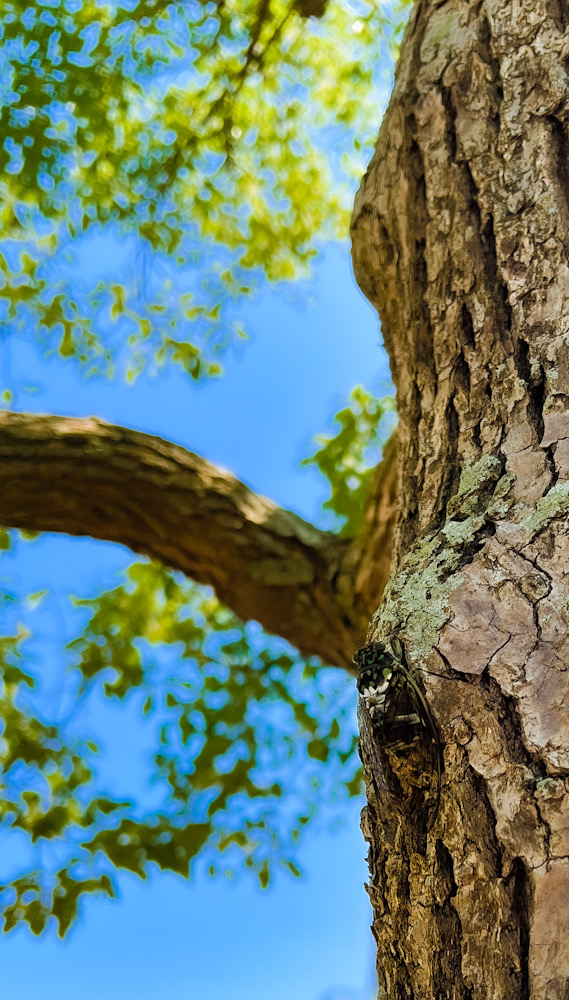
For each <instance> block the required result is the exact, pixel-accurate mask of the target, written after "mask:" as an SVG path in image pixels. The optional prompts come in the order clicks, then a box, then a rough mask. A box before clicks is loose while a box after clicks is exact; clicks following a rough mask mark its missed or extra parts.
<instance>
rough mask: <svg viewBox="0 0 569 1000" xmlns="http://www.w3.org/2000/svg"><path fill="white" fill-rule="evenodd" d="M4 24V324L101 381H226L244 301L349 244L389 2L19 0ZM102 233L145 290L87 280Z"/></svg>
mask: <svg viewBox="0 0 569 1000" xmlns="http://www.w3.org/2000/svg"><path fill="white" fill-rule="evenodd" d="M397 9H399V8H397ZM354 10H355V11H356V13H354ZM388 14H389V15H390V19H391V21H392V22H393V21H397V19H398V16H399V14H398V13H397V10H393V9H392V10H388ZM2 24H3V29H2V31H3V35H2V48H1V50H0V67H1V69H2V80H3V85H2V94H1V96H2V102H1V103H2V110H1V112H0V128H1V130H2V134H3V135H4V137H5V139H4V143H3V146H2V147H1V148H0V169H1V172H2V176H3V181H2V184H1V189H2V191H1V193H2V204H3V208H2V212H1V216H0V218H1V225H2V233H3V238H2V243H1V246H0V276H1V281H0V284H1V286H2V287H0V315H1V316H2V319H4V321H7V322H9V323H10V325H11V329H12V333H13V332H15V330H16V329H19V330H21V331H27V333H28V335H29V332H30V331H31V330H35V336H36V338H38V339H39V341H40V343H41V344H42V345H43V346H44V347H45V348H46V349H48V350H53V351H59V353H60V354H61V355H62V356H63V357H76V358H77V359H78V360H79V361H80V362H82V363H83V365H85V366H86V368H87V370H88V371H107V372H110V371H112V369H113V365H114V364H116V363H117V362H118V361H120V360H121V359H122V360H123V361H124V363H125V364H127V366H128V370H129V372H130V374H131V375H133V374H136V372H138V371H139V370H140V369H141V368H142V367H143V366H144V365H145V364H149V363H151V364H164V363H166V362H167V361H173V362H175V363H178V364H181V365H182V366H183V367H184V368H185V369H186V370H187V371H188V372H189V373H190V374H191V375H192V376H193V377H194V378H198V377H199V376H200V375H203V374H206V375H207V374H209V375H211V374H216V373H218V371H219V356H220V354H221V353H222V351H223V349H224V347H225V346H226V345H227V343H229V342H231V340H232V338H233V337H234V336H235V335H236V334H237V333H238V329H239V327H238V323H237V320H236V318H235V315H234V312H235V310H234V305H235V302H236V300H237V299H238V298H239V297H240V296H243V295H248V294H250V293H251V292H252V290H253V288H254V287H255V285H256V284H258V282H259V281H260V280H261V278H262V277H263V276H265V277H266V278H268V279H270V280H273V281H274V280H283V279H291V278H293V277H295V276H297V275H298V274H299V273H300V272H302V271H303V270H305V269H306V266H307V264H308V262H309V261H310V259H311V257H312V256H313V255H314V253H315V248H316V245H317V242H318V241H323V240H326V239H330V238H337V237H339V236H343V235H344V234H345V232H346V229H347V225H346V223H347V212H348V208H349V201H350V194H349V189H348V186H347V185H346V180H347V179H348V178H349V177H350V176H352V175H353V173H354V169H357V170H358V172H359V168H360V167H361V161H360V154H361V150H362V147H365V146H366V144H368V143H370V142H371V139H372V136H371V133H370V128H371V127H372V126H373V125H375V122H376V119H377V111H376V110H375V111H374V97H373V87H372V84H373V82H374V74H375V73H376V66H377V59H378V51H379V50H378V46H380V45H381V44H382V40H383V38H384V37H385V29H386V27H387V26H388V24H389V18H388V17H387V16H386V13H385V12H384V9H383V8H382V6H381V5H379V4H374V3H369V4H368V3H365V2H359V3H358V4H357V5H356V7H355V8H354V7H353V6H352V4H348V3H347V2H346V3H344V2H330V4H329V5H328V7H327V9H326V13H325V16H324V18H323V19H322V20H321V21H317V20H315V19H314V18H309V19H306V17H302V16H301V12H300V10H299V8H297V6H296V4H295V3H292V4H291V3H290V0H270V2H268V0H223V2H221V0H220V2H214V0H210V2H205V3H204V2H199V0H190V2H187V0H184V2H166V0H133V2H123V3H121V2H116V0H113V2H108V3H106V4H104V5H102V4H96V3H93V2H92V0H42V2H40V3H38V4H37V5H35V6H30V5H29V4H28V3H27V0H26V2H25V3H22V2H21V0H5V2H4V4H3V18H2ZM340 135H341V137H342V148H343V150H344V151H345V153H346V155H345V157H344V159H343V160H341V159H339V158H338V157H335V156H334V155H332V153H331V150H333V148H334V144H335V141H337V138H338V136H340ZM350 140H351V144H352V154H351V155H349V154H348V150H349V147H350ZM102 226H104V227H105V228H104V229H102V228H101V227H102ZM94 237H96V241H95V242H96V245H97V246H99V249H100V246H101V241H103V242H104V243H105V244H106V253H105V254H104V255H105V256H107V255H108V254H109V253H110V255H111V257H117V254H118V256H119V258H120V253H119V248H120V247H122V251H123V252H125V253H127V255H128V257H129V268H128V269H129V272H131V273H133V272H134V274H135V277H134V280H132V281H122V280H120V277H119V280H117V273H116V266H114V267H111V268H110V269H109V271H108V272H107V273H105V271H104V269H103V274H102V276H101V277H100V280H96V281H95V283H94V285H93V286H92V287H89V285H88V284H87V283H86V282H85V279H84V278H83V279H81V272H80V271H79V270H78V268H79V267H80V265H81V263H82V261H84V260H85V257H87V258H90V257H91V256H92V255H93V253H95V254H96V250H94V249H93V243H92V240H93V238H94ZM97 241H98V243H97ZM125 241H126V242H125ZM123 269H124V265H123ZM119 273H120V272H119Z"/></svg>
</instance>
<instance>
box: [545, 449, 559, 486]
mask: <svg viewBox="0 0 569 1000" xmlns="http://www.w3.org/2000/svg"><path fill="white" fill-rule="evenodd" d="M556 447H557V445H550V447H549V448H546V449H545V451H544V454H545V460H546V462H547V464H548V466H549V471H550V472H551V481H550V483H549V486H548V487H547V489H545V490H544V491H543V495H544V496H547V494H548V493H549V491H550V490H552V489H553V487H554V486H556V485H557V481H558V479H559V469H558V468H557V466H556V464H555V449H556Z"/></svg>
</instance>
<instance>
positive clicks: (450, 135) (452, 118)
mask: <svg viewBox="0 0 569 1000" xmlns="http://www.w3.org/2000/svg"><path fill="white" fill-rule="evenodd" d="M441 100H442V103H443V107H444V109H445V112H446V120H447V130H446V140H447V145H448V148H449V153H450V157H451V160H453V162H456V153H457V139H456V108H455V106H454V101H453V99H452V92H451V90H450V87H441Z"/></svg>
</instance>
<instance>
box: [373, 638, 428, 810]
mask: <svg viewBox="0 0 569 1000" xmlns="http://www.w3.org/2000/svg"><path fill="white" fill-rule="evenodd" d="M394 649H396V651H397V654H398V655H397V656H396V655H394V654H393V653H392V652H391V651H390V650H388V649H387V647H386V646H385V644H384V643H382V642H372V643H370V644H369V645H368V646H363V647H362V648H361V649H358V650H356V652H355V654H354V658H353V659H354V663H355V664H356V666H357V668H358V678H357V686H358V691H359V695H360V699H359V710H358V716H359V721H360V750H361V756H362V761H363V764H364V768H366V769H367V770H368V772H369V773H370V774H371V778H372V781H373V785H374V788H375V791H376V795H377V797H378V798H379V799H382V800H386V799H387V800H391V801H392V802H394V803H395V804H396V805H397V807H398V809H399V810H400V811H402V812H403V813H405V814H407V815H417V814H423V815H426V816H427V825H428V827H430V826H432V825H433V823H434V821H435V819H436V816H437V812H438V808H439V798H440V780H441V748H440V742H439V738H438V734H437V728H436V725H435V722H434V719H433V716H432V713H431V710H430V708H429V704H428V702H427V699H426V698H425V695H424V694H423V692H422V690H421V688H420V687H419V685H418V684H417V682H416V681H415V679H414V678H413V676H412V674H411V672H410V670H409V669H408V667H407V666H406V664H405V662H404V659H403V656H404V654H403V647H402V646H401V644H400V643H399V642H396V643H394Z"/></svg>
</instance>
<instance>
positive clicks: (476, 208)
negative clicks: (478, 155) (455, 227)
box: [462, 160, 482, 232]
mask: <svg viewBox="0 0 569 1000" xmlns="http://www.w3.org/2000/svg"><path fill="white" fill-rule="evenodd" d="M462 173H463V175H464V179H465V183H466V192H467V196H468V197H467V200H468V208H469V210H470V211H471V213H472V215H473V222H474V225H475V228H476V230H477V231H478V232H480V230H481V229H482V216H481V213H480V205H479V203H478V187H477V186H476V181H475V180H474V177H473V176H472V171H471V169H470V164H469V163H468V161H466V160H465V161H464V162H463V163H462Z"/></svg>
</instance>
